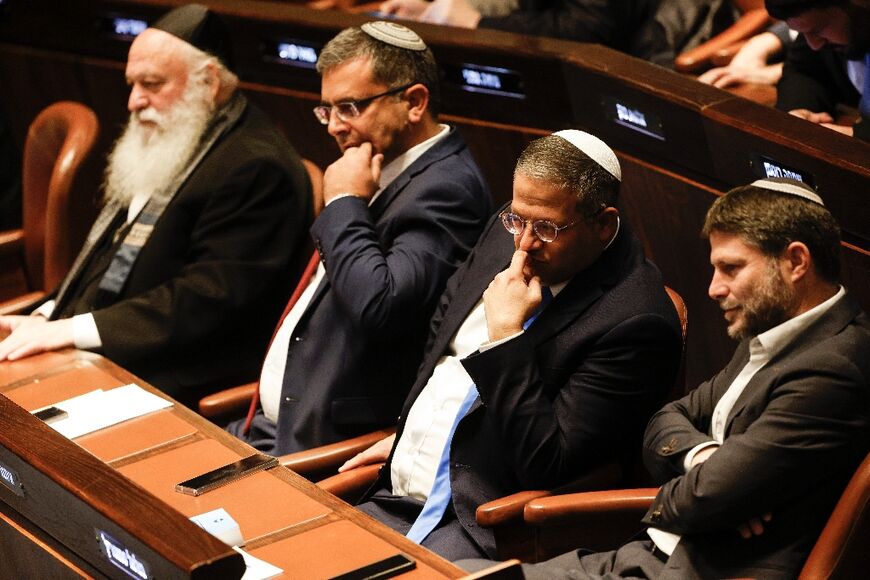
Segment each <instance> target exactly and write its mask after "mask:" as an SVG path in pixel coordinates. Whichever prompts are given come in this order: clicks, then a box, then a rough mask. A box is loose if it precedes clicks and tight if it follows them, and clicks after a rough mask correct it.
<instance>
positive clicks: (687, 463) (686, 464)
mask: <svg viewBox="0 0 870 580" xmlns="http://www.w3.org/2000/svg"><path fill="white" fill-rule="evenodd" d="M708 447H719V443H718V442H716V441H707V442H706V443H701V444H699V445H695V446H694V447H692V448H691V449H689V452H688V453H686V456H685V457H684V458H683V469H685V470H686V472H687V473H688V471H689V470H690V469H692V461H694V460H695V456H696V455H697V454H698V453H699V452H701V451H703V450H704V449H706V448H708Z"/></svg>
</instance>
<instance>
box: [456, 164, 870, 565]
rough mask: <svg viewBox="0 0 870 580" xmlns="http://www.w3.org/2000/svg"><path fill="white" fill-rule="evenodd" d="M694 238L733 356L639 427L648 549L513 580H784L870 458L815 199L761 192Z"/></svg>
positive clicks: (862, 357) (830, 250)
mask: <svg viewBox="0 0 870 580" xmlns="http://www.w3.org/2000/svg"><path fill="white" fill-rule="evenodd" d="M704 234H705V235H706V236H707V237H709V239H710V247H711V252H710V261H711V263H712V264H713V279H712V281H711V282H710V288H709V294H710V297H711V298H713V299H714V300H716V301H717V302H718V303H719V306H720V307H721V308H722V310H723V311H724V313H725V320H726V321H727V323H728V334H729V335H730V336H731V337H732V338H734V339H737V340H740V341H741V342H740V346H739V347H738V348H737V352H736V353H735V354H734V357H733V358H732V359H731V362H729V363H728V365H727V366H726V367H725V369H724V370H722V372H720V373H719V374H717V375H716V376H714V377H713V378H712V379H711V380H709V381H707V382H705V383H704V384H702V385H701V386H699V387H698V388H697V389H695V390H694V391H692V392H691V393H689V395H687V396H686V397H684V398H683V399H681V400H679V401H675V402H673V403H670V404H668V405H667V406H665V407H664V408H663V409H662V410H661V411H659V412H658V413H657V414H656V415H655V416H654V417H653V418H652V420H651V421H650V423H649V426H648V427H647V430H646V435H645V444H644V459H645V461H646V465H647V468H648V469H649V470H650V472H651V473H653V475H654V476H655V477H656V478H657V479H658V480H659V481H660V482H662V483H663V484H664V485H662V487H661V488H660V489H659V492H658V495H657V496H656V498H655V500H654V502H653V505H652V507H651V508H650V509H649V511H648V512H647V514H646V516H645V518H644V520H643V521H644V523H645V524H647V525H649V526H650V528H649V529H648V530H647V535H648V537H647V538H646V539H644V540H638V541H634V542H630V543H628V544H626V545H624V546H622V547H621V548H619V549H618V550H616V551H615V552H603V553H597V554H589V553H585V552H577V551H575V552H571V553H568V554H564V555H562V556H559V557H557V558H554V559H553V560H550V561H548V562H544V563H541V564H538V565H535V566H531V565H524V566H523V569H524V570H523V572H524V574H525V577H526V578H530V579H548V580H549V579H555V578H572V579H578V580H579V579H584V578H602V577H607V578H620V577H631V578H657V579H659V578H679V579H685V578H765V579H768V578H783V579H784V578H796V577H797V576H798V573H799V572H800V569H801V566H802V565H803V563H804V561H805V560H806V558H807V556H808V554H809V552H810V549H811V548H812V546H813V543H814V542H815V540H816V538H817V537H818V535H819V533H820V532H821V530H822V527H823V526H824V524H825V522H826V521H827V519H828V516H829V515H830V513H831V510H832V509H833V507H834V504H835V503H836V501H837V499H838V498H839V496H840V494H841V493H842V491H843V488H844V487H845V486H846V483H847V482H848V481H849V478H850V477H851V475H852V473H853V472H854V471H855V469H856V468H857V466H858V464H859V463H860V462H861V460H862V459H863V458H864V457H865V456H866V455H867V453H868V451H870V408H868V407H870V402H868V401H870V392H868V386H867V385H868V381H870V322H868V319H867V316H866V315H865V314H864V313H863V312H862V311H861V308H860V307H859V306H858V304H857V302H856V301H855V300H854V299H853V298H852V297H851V296H850V295H849V294H848V293H846V291H845V290H844V288H843V287H842V286H841V285H840V284H839V282H838V277H839V247H840V230H839V227H838V226H837V224H836V222H835V221H834V218H833V217H832V216H831V214H830V213H829V212H828V210H827V209H826V208H825V207H824V205H822V200H821V198H820V197H819V196H818V195H817V194H816V193H815V192H814V191H813V190H812V189H810V188H809V187H807V186H805V185H803V184H801V183H799V182H796V181H790V180H779V179H765V180H760V181H757V182H755V183H753V184H752V185H749V186H746V187H740V188H737V189H734V190H732V191H730V192H728V193H727V194H726V195H725V196H723V197H721V198H719V199H718V200H716V202H715V203H714V204H713V207H712V208H711V209H710V211H709V212H708V213H707V218H706V221H705V224H704ZM483 564H487V563H481V562H462V563H461V565H463V566H465V567H467V568H470V569H475V568H478V567H480V566H481V565H483ZM847 574H848V572H847Z"/></svg>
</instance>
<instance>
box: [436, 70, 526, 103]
mask: <svg viewBox="0 0 870 580" xmlns="http://www.w3.org/2000/svg"><path fill="white" fill-rule="evenodd" d="M443 68H444V80H445V81H446V82H448V83H450V84H453V85H456V86H458V87H459V88H461V89H462V90H463V91H468V92H471V93H485V94H488V95H497V96H499V97H510V98H512V99H525V98H526V93H525V89H524V88H523V78H522V76H520V73H518V72H516V71H512V70H510V69H506V68H497V67H492V66H482V65H476V64H461V65H454V64H445V65H443Z"/></svg>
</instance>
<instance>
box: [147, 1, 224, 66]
mask: <svg viewBox="0 0 870 580" xmlns="http://www.w3.org/2000/svg"><path fill="white" fill-rule="evenodd" d="M151 28H156V29H157V30H162V31H163V32H168V33H169V34H171V35H172V36H175V37H177V38H180V39H181V40H183V41H184V42H186V43H188V44H191V45H193V46H195V47H196V48H198V49H200V50H202V51H204V52H207V53H209V54H213V55H214V56H216V57H218V58H219V59H220V60H221V62H223V63H224V65H226V66H227V67H228V68H231V67H232V59H231V48H230V35H229V33H228V32H227V26H226V24H225V23H224V21H223V19H221V17H220V16H218V15H217V14H215V13H214V12H211V11H210V10H209V9H208V8H207V7H205V6H203V5H202V4H188V5H186V6H180V7H178V8H175V9H174V10H170V11H169V12H167V13H166V14H164V15H163V16H162V17H161V18H160V19H159V20H158V21H157V22H155V23H154V24H152V25H151Z"/></svg>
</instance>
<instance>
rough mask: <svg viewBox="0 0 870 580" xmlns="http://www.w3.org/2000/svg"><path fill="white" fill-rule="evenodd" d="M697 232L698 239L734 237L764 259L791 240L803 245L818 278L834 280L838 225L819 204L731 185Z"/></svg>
mask: <svg viewBox="0 0 870 580" xmlns="http://www.w3.org/2000/svg"><path fill="white" fill-rule="evenodd" d="M702 232H703V235H704V237H709V236H710V234H711V233H712V232H723V233H729V234H737V235H739V236H740V237H741V238H742V239H743V240H744V241H745V242H746V243H748V244H751V245H753V246H755V247H757V248H758V249H759V250H761V251H762V253H764V254H765V255H766V256H768V257H770V258H777V257H779V256H781V255H782V253H783V251H784V250H785V249H786V247H788V245H789V244H790V243H792V242H803V243H804V244H806V246H807V248H809V250H810V255H812V257H813V262H814V263H815V265H816V271H817V272H818V274H819V275H820V276H821V277H822V278H824V279H825V280H827V281H828V282H832V283H836V282H838V281H839V278H840V226H839V225H837V222H836V220H835V219H834V216H832V215H831V212H829V211H828V209H827V208H826V207H825V206H823V205H821V204H818V203H815V202H812V201H809V200H807V199H804V198H802V197H798V196H796V195H791V194H789V193H783V192H779V191H772V190H770V189H767V188H762V187H757V186H754V185H746V186H743V187H737V188H735V189H732V190H731V191H729V192H728V193H726V194H725V195H723V196H722V197H720V198H719V199H717V200H716V201H715V202H713V205H712V207H710V210H709V211H708V212H707V217H706V218H705V220H704V229H703V230H702Z"/></svg>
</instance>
